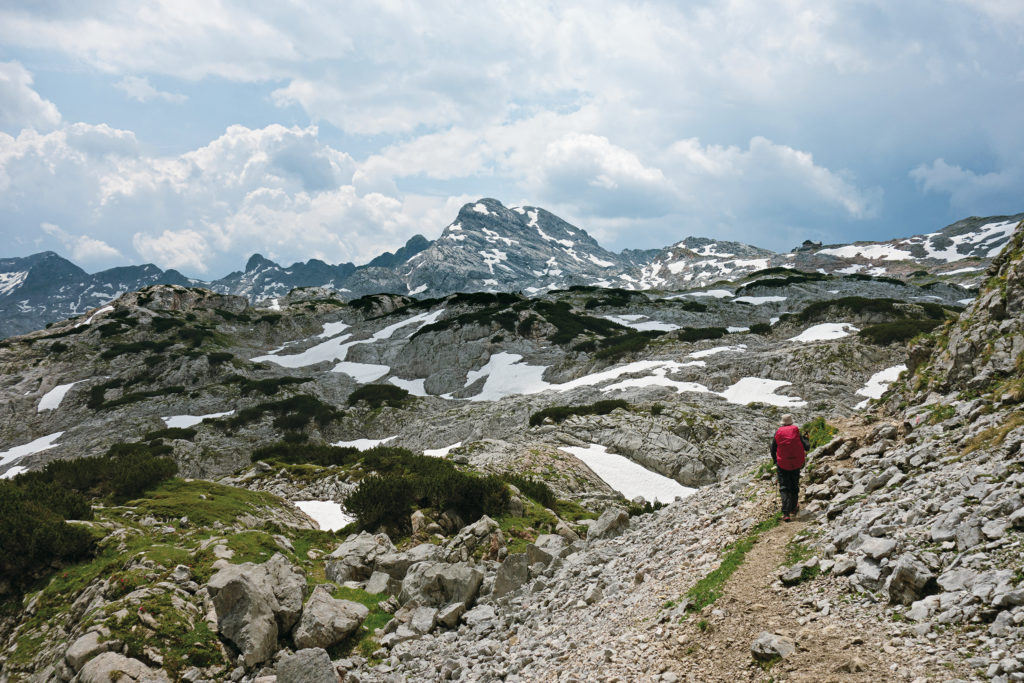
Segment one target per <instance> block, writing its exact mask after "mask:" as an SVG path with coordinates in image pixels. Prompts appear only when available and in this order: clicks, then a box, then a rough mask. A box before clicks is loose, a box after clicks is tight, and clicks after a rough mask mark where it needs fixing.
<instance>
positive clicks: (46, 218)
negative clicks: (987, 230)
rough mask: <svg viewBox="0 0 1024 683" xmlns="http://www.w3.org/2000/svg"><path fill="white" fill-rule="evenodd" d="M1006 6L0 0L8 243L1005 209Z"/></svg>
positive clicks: (634, 242)
mask: <svg viewBox="0 0 1024 683" xmlns="http://www.w3.org/2000/svg"><path fill="white" fill-rule="evenodd" d="M1022 110H1024V3H1021V2H1019V0H928V1H918V0H901V1H900V2H891V0H884V1H883V0H879V1H877V2H876V1H870V0H861V1H854V0H844V1H841V2H840V1H835V2H832V1H828V0H813V1H811V0H806V1H804V0H779V1H776V2H763V1H760V0H708V1H705V2H687V3H669V2H647V3H639V2H602V1H601V0H590V1H588V2H585V3H572V2H564V3H563V2H559V3H546V2H545V3H541V2H508V3H468V2H429V3H426V2H420V3H415V2H402V1H397V0H395V1H389V2H380V1H377V2H346V3H317V2H311V1H299V0H294V1H286V0H276V1H274V2H252V1H249V2H232V1H230V0H168V1H167V2H148V3H139V2H134V1H127V0H100V1H94V2H89V3H79V2H65V1H62V0H50V1H47V2H41V1H34V2H21V3H19V2H13V3H5V4H4V5H3V6H2V7H0V238H2V240H0V243H2V244H3V245H4V247H3V249H0V256H21V255H26V254H30V253H34V252H37V251H42V250H44V249H52V250H54V251H57V252H59V253H61V254H63V255H65V256H66V257H68V258H71V259H72V260H74V261H75V262H76V263H79V264H80V265H82V266H83V267H85V268H86V269H87V270H97V269H100V268H105V267H110V266H113V265H123V264H126V263H143V262H153V263H156V264H157V265H159V266H161V267H164V268H171V267H173V268H178V269H180V270H181V271H183V272H184V273H186V274H187V275H192V276H199V277H219V276H221V275H223V274H226V273H227V272H228V271H230V270H235V269H238V268H240V267H241V266H242V265H243V264H244V261H245V258H246V257H247V256H248V255H249V254H251V253H253V252H260V253H263V254H264V255H266V256H268V257H270V258H273V259H275V260H278V261H280V262H283V263H286V264H287V263H291V262H293V261H295V260H305V259H308V258H314V257H315V258H320V259H323V260H326V261H329V262H332V263H337V262H343V261H354V262H356V263H362V262H366V261H368V260H369V259H371V258H372V257H374V256H375V255H377V254H379V253H380V252H381V251H384V250H393V249H395V248H396V247H398V246H400V245H401V244H402V243H404V241H405V240H406V239H408V238H409V237H411V236H412V235H413V234H416V233H422V234H424V235H426V236H427V237H429V238H434V237H437V236H438V235H439V234H440V232H441V230H443V228H444V227H445V226H446V225H447V224H448V223H449V222H450V221H451V220H452V219H453V218H454V216H455V214H456V212H457V211H458V208H459V207H460V206H461V205H462V204H463V203H465V202H467V201H471V200H473V199H476V198H478V197H481V196H489V197H494V198H497V199H499V200H501V201H502V202H504V203H505V204H506V205H509V206H514V205H525V204H529V205H535V206H543V207H545V208H547V209H549V210H550V211H552V212H554V213H556V214H558V215H560V216H562V217H563V218H565V219H567V220H569V221H570V222H572V223H574V224H576V225H578V226H580V227H582V228H584V229H586V230H587V231H589V232H590V233H591V234H593V235H594V236H595V237H596V238H597V239H598V240H600V241H601V242H602V244H604V245H605V246H606V247H608V248H611V249H614V250H619V249H623V248H652V247H661V246H666V245H669V244H672V243H674V242H676V241H678V240H680V239H682V238H684V237H686V236H688V235H699V236H709V237H717V238H721V239H733V240H739V241H743V242H748V243H751V244H755V245H758V246H763V247H768V248H772V249H776V250H787V249H789V248H791V247H792V246H794V245H796V244H798V243H799V242H801V241H803V240H804V239H814V240H822V241H824V242H847V241H853V240H858V239H864V240H868V239H888V238H892V237H902V236H908V235H911V234H917V233H921V232H930V231H934V230H936V229H938V228H941V227H942V226H944V225H946V224H948V223H951V222H953V221H955V220H958V219H959V218H963V217H965V216H969V215H995V214H1005V213H1016V212H1020V211H1024V192H1022V189H1024V126H1022V125H1021V122H1022V120H1024V118H1022V114H1021V112H1022Z"/></svg>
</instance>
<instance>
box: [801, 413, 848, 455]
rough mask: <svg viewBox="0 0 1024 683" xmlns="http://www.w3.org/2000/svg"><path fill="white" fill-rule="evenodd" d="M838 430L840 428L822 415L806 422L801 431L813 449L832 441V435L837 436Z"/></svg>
mask: <svg viewBox="0 0 1024 683" xmlns="http://www.w3.org/2000/svg"><path fill="white" fill-rule="evenodd" d="M838 431H839V430H838V429H837V428H836V427H833V426H832V425H830V424H829V423H828V422H826V421H825V418H824V417H822V416H820V415H819V416H818V417H816V418H814V419H813V420H811V421H810V422H805V423H804V424H803V425H802V426H801V427H800V432H801V433H802V434H803V435H804V436H806V437H807V441H808V442H810V444H811V450H812V451H813V450H814V449H815V448H818V447H820V446H824V445H825V444H827V443H828V442H829V441H831V440H832V437H833V436H835V435H836V433H837V432H838Z"/></svg>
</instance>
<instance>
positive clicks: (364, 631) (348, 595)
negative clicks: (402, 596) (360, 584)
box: [328, 586, 394, 659]
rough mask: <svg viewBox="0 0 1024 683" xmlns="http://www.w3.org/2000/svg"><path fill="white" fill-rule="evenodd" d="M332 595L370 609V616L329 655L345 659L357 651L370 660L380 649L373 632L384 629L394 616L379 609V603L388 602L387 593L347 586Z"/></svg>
mask: <svg viewBox="0 0 1024 683" xmlns="http://www.w3.org/2000/svg"><path fill="white" fill-rule="evenodd" d="M332 595H333V596H334V597H335V598H337V599H338V600H351V601H352V602H358V603H359V604H360V605H364V606H365V607H366V608H367V609H369V610H370V614H369V615H368V616H367V617H366V619H365V620H364V621H363V625H362V626H360V627H359V629H358V630H357V631H356V632H355V633H353V634H352V635H350V636H349V637H348V638H346V639H345V640H343V641H342V642H340V643H338V644H337V645H335V646H333V647H331V648H329V649H328V653H329V654H330V655H331V656H332V657H333V658H338V657H345V656H347V655H348V654H350V653H351V652H352V651H354V650H355V651H358V652H359V653H360V654H361V655H362V656H364V657H366V658H368V659H369V658H370V655H372V654H373V652H374V651H375V650H377V648H378V647H379V645H378V643H377V641H376V640H374V637H373V632H374V631H375V630H377V629H379V628H384V626H385V625H386V624H387V623H388V622H389V621H391V619H392V618H393V616H394V615H392V614H389V613H387V612H385V611H384V610H382V609H380V608H379V607H377V603H380V602H383V601H385V600H387V599H388V596H387V595H386V594H385V593H367V592H366V591H363V590H359V589H357V588H348V587H347V586H341V587H339V588H336V589H335V590H334V591H333V593H332Z"/></svg>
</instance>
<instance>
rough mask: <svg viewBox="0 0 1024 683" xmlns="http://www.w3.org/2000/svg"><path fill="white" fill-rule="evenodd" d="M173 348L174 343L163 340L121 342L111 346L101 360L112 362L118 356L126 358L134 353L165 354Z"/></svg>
mask: <svg viewBox="0 0 1024 683" xmlns="http://www.w3.org/2000/svg"><path fill="white" fill-rule="evenodd" d="M171 346H174V342H173V341H172V340H170V339H161V340H159V341H153V340H152V339H143V340H142V341H134V342H120V343H117V344H111V345H110V346H109V347H108V348H107V349H105V350H104V351H103V353H101V354H100V358H103V359H104V360H110V359H112V358H117V357H118V356H124V355H128V354H133V353H144V352H152V353H163V352H164V351H166V350H167V349H168V348H170V347H171Z"/></svg>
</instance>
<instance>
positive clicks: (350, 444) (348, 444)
mask: <svg viewBox="0 0 1024 683" xmlns="http://www.w3.org/2000/svg"><path fill="white" fill-rule="evenodd" d="M397 438H398V435H397V434H396V435H395V436H389V437H387V438H386V439H355V440H353V441H335V442H334V443H332V444H331V445H332V446H338V447H340V448H358V449H359V450H361V451H365V450H366V449H367V448H373V447H374V446H379V445H381V444H382V443H387V442H388V441H391V440H392V439H397Z"/></svg>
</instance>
